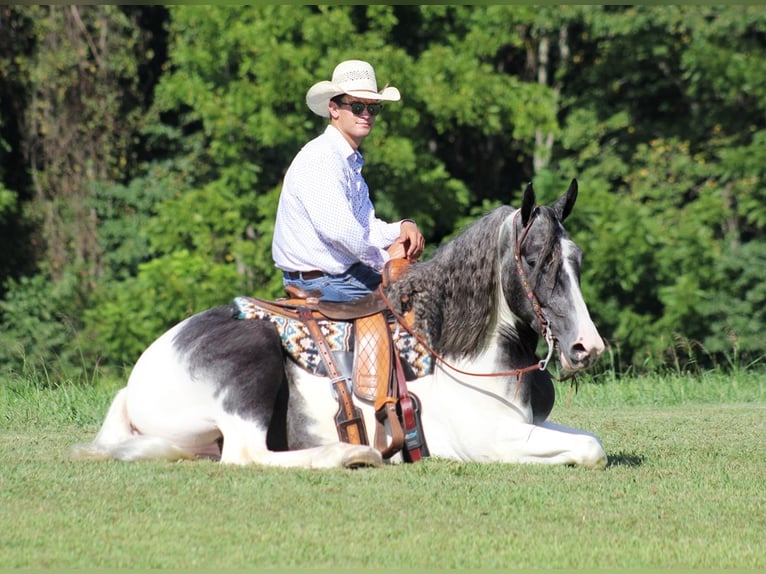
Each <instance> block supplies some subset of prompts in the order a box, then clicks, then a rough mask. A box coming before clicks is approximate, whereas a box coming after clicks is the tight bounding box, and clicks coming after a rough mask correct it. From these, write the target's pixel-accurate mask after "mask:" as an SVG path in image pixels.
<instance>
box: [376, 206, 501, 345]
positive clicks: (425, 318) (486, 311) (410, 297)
mask: <svg viewBox="0 0 766 574" xmlns="http://www.w3.org/2000/svg"><path fill="white" fill-rule="evenodd" d="M515 211H516V209H515V208H513V207H510V206H502V207H498V208H496V209H494V210H493V211H491V212H489V213H488V214H487V215H485V216H483V217H482V218H480V219H478V220H477V221H475V222H473V223H472V224H471V225H469V226H468V227H467V228H466V229H465V230H464V231H463V232H462V233H460V234H459V235H458V236H456V237H455V238H454V239H452V240H450V241H449V242H447V243H445V244H444V245H442V246H441V247H439V249H437V251H436V253H435V254H434V256H433V257H432V258H431V259H429V260H428V261H424V262H420V263H414V264H413V265H412V266H411V267H410V269H409V270H408V272H407V273H406V274H405V275H404V276H403V277H402V278H401V279H399V280H397V281H396V282H395V283H393V284H392V285H391V286H390V287H389V288H388V289H387V295H388V297H389V299H390V300H391V301H392V303H393V305H394V306H399V309H397V310H398V311H399V312H402V313H403V312H406V311H409V310H410V309H411V310H413V311H414V314H415V327H416V329H418V331H419V332H420V333H421V334H422V335H425V336H427V337H429V338H430V340H431V343H432V346H433V347H434V349H435V350H437V351H438V352H439V353H442V354H448V355H453V356H456V357H461V356H470V355H472V354H474V353H475V352H476V351H477V350H479V349H480V348H481V346H482V345H483V344H485V343H486V341H487V339H488V336H489V332H490V330H491V328H492V327H493V326H494V324H495V322H496V307H497V303H498V287H499V284H498V273H497V270H498V265H499V261H498V256H499V254H500V249H499V248H498V241H499V240H500V235H501V233H500V228H501V227H502V225H503V224H504V223H505V221H506V220H507V219H508V218H509V217H511V215H512V214H513V213H514V212H515ZM508 248H509V249H513V246H512V245H509V246H508Z"/></svg>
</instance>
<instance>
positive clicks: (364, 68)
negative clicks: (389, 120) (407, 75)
mask: <svg viewBox="0 0 766 574" xmlns="http://www.w3.org/2000/svg"><path fill="white" fill-rule="evenodd" d="M340 94H348V95H349V96H354V97H356V98H363V99H366V100H378V101H380V100H384V101H387V102H398V101H399V99H400V98H401V96H400V95H399V90H397V89H396V88H394V87H393V86H389V85H386V86H385V87H384V88H383V90H381V91H380V92H379V91H378V83H377V81H376V80H375V70H373V69H372V66H371V65H370V64H368V63H367V62H362V61H361V60H346V61H345V62H341V63H340V64H338V65H337V66H335V70H333V73H332V81H330V82H328V81H327V80H324V81H321V82H317V83H316V84H314V85H313V86H311V87H310V88H309V91H308V92H307V93H306V104H308V106H309V108H311V111H312V112H314V113H315V114H317V115H318V116H322V117H323V118H329V117H330V110H329V109H328V107H327V106H328V104H329V102H330V100H331V99H332V98H334V97H335V96H339V95H340Z"/></svg>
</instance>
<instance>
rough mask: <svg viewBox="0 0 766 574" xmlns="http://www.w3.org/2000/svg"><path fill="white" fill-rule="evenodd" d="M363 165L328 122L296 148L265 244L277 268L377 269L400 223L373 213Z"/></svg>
mask: <svg viewBox="0 0 766 574" xmlns="http://www.w3.org/2000/svg"><path fill="white" fill-rule="evenodd" d="M363 165H364V159H363V158H362V154H360V153H359V152H358V151H356V150H354V148H352V147H351V145H350V144H349V143H348V142H347V141H346V139H345V138H344V137H343V135H342V134H341V133H340V132H339V131H338V130H337V129H336V128H334V127H333V126H327V129H326V130H325V131H324V133H323V134H321V135H320V136H318V137H316V138H314V139H313V140H311V141H310V142H308V143H307V144H306V145H305V146H304V147H303V149H301V151H300V152H298V155H296V156H295V159H293V162H292V163H291V164H290V167H289V168H288V170H287V173H286V174H285V179H284V182H283V184H282V191H281V194H280V196H279V206H278V208H277V218H276V223H275V226H274V240H273V242H272V245H271V252H272V257H273V259H274V263H275V264H276V265H277V267H279V268H280V269H282V270H284V271H311V270H314V269H318V270H320V271H324V272H325V273H329V274H332V275H336V274H339V273H343V272H344V271H345V270H346V269H348V268H349V267H350V266H351V265H353V264H354V263H357V262H359V261H361V262H362V263H364V264H366V265H369V266H370V267H372V268H374V269H377V270H381V269H382V268H383V265H384V264H385V263H386V261H388V260H389V256H388V253H386V251H385V249H386V248H387V247H388V246H390V245H391V244H392V243H393V242H394V241H395V240H396V239H397V238H398V237H399V231H400V227H401V222H397V223H386V222H385V221H382V220H380V219H378V218H377V217H375V208H374V207H373V206H372V202H371V201H370V194H369V189H368V188H367V183H366V182H365V181H364V177H362V166H363Z"/></svg>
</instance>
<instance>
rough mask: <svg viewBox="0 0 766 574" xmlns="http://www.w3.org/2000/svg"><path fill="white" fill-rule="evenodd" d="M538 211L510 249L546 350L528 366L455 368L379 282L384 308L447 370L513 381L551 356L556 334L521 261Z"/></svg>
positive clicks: (544, 364) (544, 365)
mask: <svg viewBox="0 0 766 574" xmlns="http://www.w3.org/2000/svg"><path fill="white" fill-rule="evenodd" d="M520 213H521V210H518V211H517V212H516V215H514V218H513V229H514V238H516V220H517V219H518V217H519V214H520ZM537 213H538V208H535V209H534V211H533V212H532V214H531V215H530V217H529V221H527V224H526V225H525V226H524V228H523V229H522V231H521V237H520V238H518V239H517V241H516V250H515V252H514V260H515V262H516V272H517V273H518V275H519V279H520V280H521V285H522V287H523V288H524V291H525V293H526V295H527V299H528V300H529V302H530V303H531V305H532V309H534V311H535V315H536V316H537V320H538V322H539V324H540V333H541V334H542V335H543V337H544V338H545V341H546V343H548V354H547V356H546V357H545V359H543V360H541V361H538V362H537V363H535V364H532V365H529V366H528V367H522V368H520V369H514V370H512V371H499V372H496V373H472V372H469V371H464V370H462V369H459V368H457V367H456V366H454V365H452V364H450V363H449V362H448V361H447V360H446V359H445V358H444V357H443V356H442V355H440V354H439V353H437V352H436V351H435V350H434V349H433V347H431V345H430V344H429V343H428V341H426V340H425V339H424V338H423V337H422V336H421V335H420V334H419V333H417V332H416V331H415V330H414V329H413V328H412V327H410V326H409V324H408V323H407V320H406V319H405V318H404V317H402V316H401V315H400V314H399V313H398V312H397V311H396V310H395V309H394V307H393V305H392V304H391V301H389V299H388V297H386V294H385V293H384V292H383V285H382V284H381V285H380V286H379V287H378V293H379V294H380V297H381V299H382V300H383V303H384V304H385V306H386V307H387V308H388V310H389V311H391V313H392V314H393V316H394V318H395V319H396V321H397V323H398V324H399V325H400V326H401V327H402V328H403V329H404V330H405V331H407V332H408V333H409V334H410V335H412V336H413V337H414V338H415V339H416V340H417V341H418V342H419V343H420V344H421V345H422V346H423V348H424V349H426V351H428V352H429V353H430V354H431V355H433V356H434V357H435V358H436V359H437V360H439V361H441V362H442V363H443V364H444V365H445V366H447V367H449V368H450V369H451V370H453V371H455V372H457V373H460V374H462V375H469V376H472V377H509V376H510V377H516V379H517V381H518V380H520V377H521V375H523V374H524V373H530V372H532V371H544V370H546V369H547V368H548V363H549V362H550V360H551V357H552V356H553V350H554V348H555V346H556V338H555V337H554V336H553V333H552V331H551V329H550V321H548V319H547V318H546V317H545V314H544V313H543V309H542V306H541V305H540V302H539V301H538V300H537V296H536V295H535V292H534V290H533V289H532V287H531V285H530V283H529V279H528V278H527V274H526V272H525V271H524V267H523V266H522V264H521V244H522V243H523V241H524V240H525V239H526V237H527V234H528V233H529V229H530V227H532V222H533V221H534V219H535V216H536V215H537Z"/></svg>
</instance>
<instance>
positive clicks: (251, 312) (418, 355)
mask: <svg viewBox="0 0 766 574" xmlns="http://www.w3.org/2000/svg"><path fill="white" fill-rule="evenodd" d="M234 306H235V307H236V308H237V311H238V313H237V315H236V318H237V319H243V320H246V319H262V320H265V321H269V322H271V323H272V324H273V325H274V326H275V327H276V328H277V331H278V332H279V334H280V336H281V337H282V346H283V347H284V349H285V352H286V353H287V354H288V356H289V357H291V358H292V359H293V360H294V361H295V362H296V363H297V364H298V365H300V366H301V367H302V368H304V369H305V370H307V371H308V372H310V373H314V374H318V373H319V371H318V370H319V369H320V366H321V365H322V358H321V355H320V354H319V349H318V348H317V346H316V344H315V343H314V340H313V339H312V337H311V333H309V330H308V327H306V325H305V324H304V323H303V322H302V321H300V320H299V319H292V318H290V317H285V316H283V315H279V314H277V313H272V312H271V311H268V310H266V309H263V308H262V307H260V306H258V301H257V300H255V299H252V298H250V297H236V298H235V299H234ZM317 324H318V325H319V328H320V329H321V330H322V335H324V337H325V340H326V341H327V346H328V347H329V349H330V350H331V351H334V352H347V353H350V352H353V351H354V323H353V321H334V320H331V319H318V320H317ZM391 338H392V341H393V343H394V346H395V347H396V350H397V351H398V352H399V357H401V359H402V363H403V365H404V366H405V369H404V370H405V371H409V372H407V375H408V376H407V378H408V379H413V378H419V377H424V376H425V375H429V374H431V372H432V370H433V358H432V357H431V354H430V353H429V352H428V351H427V350H426V349H425V347H424V346H423V345H422V344H421V343H420V342H419V341H418V340H417V339H416V338H415V337H413V336H412V335H410V333H408V332H407V331H406V330H405V329H403V328H401V327H400V326H399V324H398V323H393V324H392V325H391ZM407 366H409V369H408V368H407Z"/></svg>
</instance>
